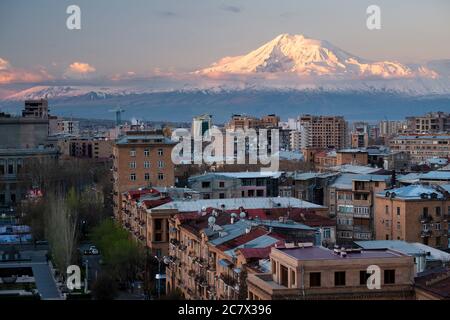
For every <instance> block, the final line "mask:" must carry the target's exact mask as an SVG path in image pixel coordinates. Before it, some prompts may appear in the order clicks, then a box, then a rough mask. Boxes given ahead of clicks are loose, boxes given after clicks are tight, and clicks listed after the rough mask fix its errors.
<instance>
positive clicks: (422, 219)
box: [419, 214, 433, 223]
mask: <svg viewBox="0 0 450 320" xmlns="http://www.w3.org/2000/svg"><path fill="white" fill-rule="evenodd" d="M419 220H420V222H421V223H429V222H431V221H432V220H433V218H432V217H431V216H430V215H428V214H422V215H420V218H419Z"/></svg>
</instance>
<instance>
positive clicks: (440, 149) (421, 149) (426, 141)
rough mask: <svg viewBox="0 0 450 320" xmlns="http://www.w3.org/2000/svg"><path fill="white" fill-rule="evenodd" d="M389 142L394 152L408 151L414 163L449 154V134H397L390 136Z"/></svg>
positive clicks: (445, 156)
mask: <svg viewBox="0 0 450 320" xmlns="http://www.w3.org/2000/svg"><path fill="white" fill-rule="evenodd" d="M389 144H390V148H391V150H392V151H394V152H395V151H403V152H406V153H408V154H409V156H410V158H411V162H412V163H415V164H418V163H420V162H424V161H426V160H427V159H430V158H433V157H436V158H447V157H448V155H449V154H450V134H440V135H430V134H416V135H399V136H396V137H394V138H392V139H391V141H390V143H389Z"/></svg>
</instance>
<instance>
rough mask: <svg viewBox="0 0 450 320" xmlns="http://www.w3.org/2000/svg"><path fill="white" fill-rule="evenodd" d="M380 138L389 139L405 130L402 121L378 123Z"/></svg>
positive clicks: (404, 124)
mask: <svg viewBox="0 0 450 320" xmlns="http://www.w3.org/2000/svg"><path fill="white" fill-rule="evenodd" d="M378 126H379V128H380V137H383V138H388V139H389V138H391V137H393V136H396V135H398V134H399V133H401V132H403V131H404V130H405V129H406V127H407V126H406V123H405V122H404V121H397V120H383V121H380V123H379V125H378Z"/></svg>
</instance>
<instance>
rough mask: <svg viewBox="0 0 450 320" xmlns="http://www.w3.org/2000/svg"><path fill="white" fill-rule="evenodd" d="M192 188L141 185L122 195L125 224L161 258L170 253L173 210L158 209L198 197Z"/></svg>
mask: <svg viewBox="0 0 450 320" xmlns="http://www.w3.org/2000/svg"><path fill="white" fill-rule="evenodd" d="M198 196H199V194H198V193H197V192H195V191H193V190H190V189H188V188H175V187H171V188H165V187H163V188H162V187H155V188H139V189H134V190H129V191H127V192H124V193H123V194H122V205H121V211H122V217H123V220H122V225H123V227H124V228H125V229H126V230H128V231H129V232H130V234H131V236H132V237H133V238H134V239H135V240H136V241H138V242H139V243H141V244H142V245H143V246H145V247H147V248H148V249H149V250H150V253H151V254H153V255H156V256H158V257H162V256H164V255H167V251H168V242H169V228H168V219H169V218H170V217H171V214H170V212H169V213H168V212H164V210H163V211H158V210H156V209H155V210H154V208H157V207H159V206H161V205H164V204H166V203H168V202H171V201H177V200H181V201H188V200H198Z"/></svg>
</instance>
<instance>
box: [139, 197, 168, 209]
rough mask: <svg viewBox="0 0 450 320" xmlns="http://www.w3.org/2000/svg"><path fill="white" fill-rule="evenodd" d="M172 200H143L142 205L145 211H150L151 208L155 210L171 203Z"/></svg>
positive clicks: (166, 198)
mask: <svg viewBox="0 0 450 320" xmlns="http://www.w3.org/2000/svg"><path fill="white" fill-rule="evenodd" d="M171 201H172V199H171V198H170V197H165V198H159V199H154V200H144V201H142V203H143V204H144V206H145V207H146V208H147V209H152V208H156V207H159V206H161V205H163V204H165V203H168V202H171Z"/></svg>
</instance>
